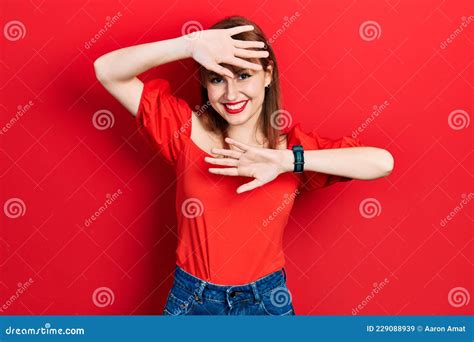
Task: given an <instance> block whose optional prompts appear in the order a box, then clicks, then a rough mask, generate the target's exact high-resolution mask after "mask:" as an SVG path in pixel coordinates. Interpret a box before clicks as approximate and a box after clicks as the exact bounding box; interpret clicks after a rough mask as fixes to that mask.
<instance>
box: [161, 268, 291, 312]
mask: <svg viewBox="0 0 474 342" xmlns="http://www.w3.org/2000/svg"><path fill="white" fill-rule="evenodd" d="M163 315H173V316H177V315H271V316H286V315H295V311H294V308H293V303H292V301H291V294H290V291H289V290H288V288H287V287H286V273H285V270H284V269H283V268H282V269H281V270H278V271H276V272H273V273H271V274H269V275H267V276H265V277H263V278H260V279H258V280H256V281H254V282H251V283H248V284H243V285H217V284H213V283H209V282H206V281H204V280H202V279H199V278H197V277H195V276H193V275H192V274H189V273H187V272H186V271H184V270H183V269H182V268H181V267H179V266H176V269H175V273H174V283H173V287H172V288H171V290H170V292H169V294H168V299H167V300H166V305H165V309H164V310H163Z"/></svg>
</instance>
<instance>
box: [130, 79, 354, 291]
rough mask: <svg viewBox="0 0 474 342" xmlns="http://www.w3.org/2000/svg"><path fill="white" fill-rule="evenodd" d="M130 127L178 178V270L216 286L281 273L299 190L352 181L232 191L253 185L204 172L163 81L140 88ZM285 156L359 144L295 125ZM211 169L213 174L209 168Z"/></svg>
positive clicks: (181, 108) (294, 177)
mask: <svg viewBox="0 0 474 342" xmlns="http://www.w3.org/2000/svg"><path fill="white" fill-rule="evenodd" d="M136 121H137V124H138V126H139V127H140V128H141V129H144V130H145V132H146V134H147V137H150V138H151V139H152V141H153V143H154V145H155V146H156V148H157V150H158V151H159V153H160V155H161V156H163V157H164V159H165V161H166V162H167V163H169V164H170V165H172V167H173V168H174V170H175V172H176V213H177V219H178V247H177V251H176V257H177V265H178V266H180V267H182V268H183V269H184V270H185V271H187V272H188V273H191V274H193V275H194V276H196V277H198V278H201V279H203V280H206V281H208V282H211V283H214V284H220V285H240V284H246V283H249V282H252V281H254V280H257V279H259V278H261V277H264V276H266V275H268V274H270V273H272V272H274V271H277V270H279V269H280V268H281V267H283V265H284V262H285V258H284V254H283V248H282V238H283V230H284V228H285V226H286V224H287V222H288V217H289V214H290V211H291V208H292V206H293V203H294V200H295V197H296V195H297V189H299V190H301V191H312V190H315V189H318V188H321V187H325V186H328V185H331V184H333V183H335V182H338V181H347V180H350V178H345V177H340V176H335V175H328V174H323V173H318V172H312V171H305V172H303V173H298V174H296V173H293V172H287V173H284V174H281V175H280V176H278V177H277V178H276V179H274V180H273V181H272V182H270V183H267V184H265V185H264V186H262V187H259V188H256V189H254V190H251V191H248V192H244V193H242V194H237V193H236V189H237V188H238V187H239V186H240V185H242V184H244V183H247V182H250V181H251V180H252V179H251V178H249V177H241V176H237V177H236V176H232V177H230V176H224V175H216V174H212V173H210V172H209V171H208V168H209V167H213V166H212V165H211V164H209V163H207V162H205V161H204V157H205V156H210V155H209V154H208V153H207V152H205V151H204V150H202V149H201V148H200V147H198V146H197V145H196V144H195V143H194V142H193V141H192V140H191V123H192V110H191V108H190V107H189V105H188V104H187V103H186V102H185V101H184V100H182V99H180V98H177V97H176V96H174V95H173V94H171V92H170V87H169V83H168V81H166V80H162V79H153V80H150V81H147V82H145V85H144V89H143V92H142V95H141V99H140V105H139V108H138V112H137V116H136ZM285 133H286V134H287V141H288V146H287V148H288V149H291V148H292V146H293V145H298V144H301V145H303V147H304V149H305V150H317V149H327V148H340V147H352V146H362V144H361V142H360V141H359V140H358V139H354V138H351V137H342V138H340V139H337V140H332V139H328V138H323V137H320V136H318V135H316V134H314V133H304V132H303V131H302V130H301V128H300V124H299V123H298V124H296V125H294V126H293V127H292V128H290V129H287V130H285ZM214 167H215V166H214Z"/></svg>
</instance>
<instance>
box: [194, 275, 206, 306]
mask: <svg viewBox="0 0 474 342" xmlns="http://www.w3.org/2000/svg"><path fill="white" fill-rule="evenodd" d="M206 284H207V283H206V282H205V281H201V284H200V285H199V287H198V288H197V289H196V291H194V299H196V300H197V302H198V303H199V304H202V292H203V291H204V288H205V287H206Z"/></svg>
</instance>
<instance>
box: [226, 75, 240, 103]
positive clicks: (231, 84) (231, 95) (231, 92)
mask: <svg viewBox="0 0 474 342" xmlns="http://www.w3.org/2000/svg"><path fill="white" fill-rule="evenodd" d="M226 83H227V85H226V89H225V98H226V100H227V101H229V102H231V101H234V100H237V94H238V87H237V85H236V84H235V80H234V79H227V82H226Z"/></svg>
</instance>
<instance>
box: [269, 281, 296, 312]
mask: <svg viewBox="0 0 474 342" xmlns="http://www.w3.org/2000/svg"><path fill="white" fill-rule="evenodd" d="M261 305H262V308H263V310H264V311H265V313H266V314H267V315H271V316H286V315H294V310H293V303H292V301H291V293H290V290H289V289H288V288H287V287H286V285H285V284H284V283H283V284H280V285H279V286H278V287H275V288H274V289H272V290H271V291H268V292H266V293H264V294H263V295H262V300H261Z"/></svg>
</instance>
